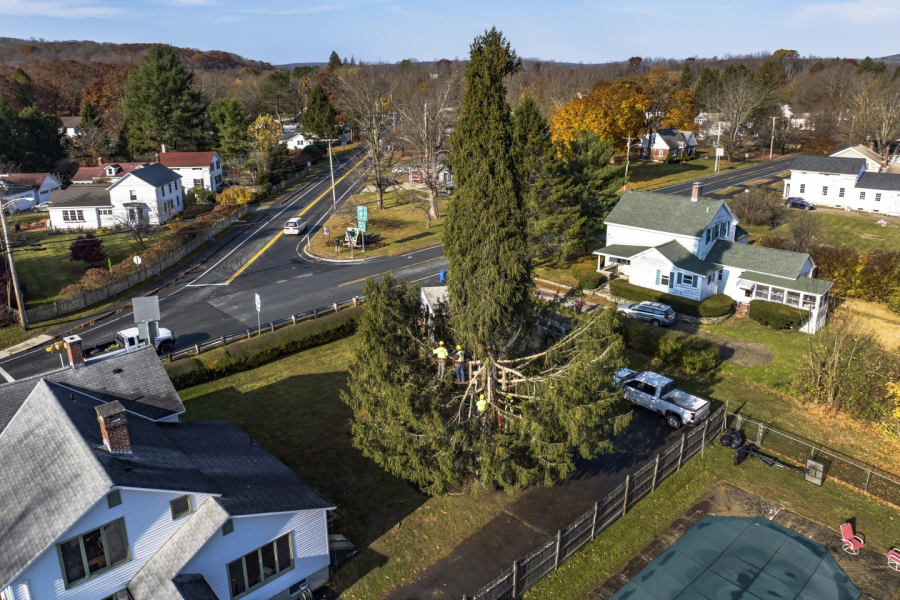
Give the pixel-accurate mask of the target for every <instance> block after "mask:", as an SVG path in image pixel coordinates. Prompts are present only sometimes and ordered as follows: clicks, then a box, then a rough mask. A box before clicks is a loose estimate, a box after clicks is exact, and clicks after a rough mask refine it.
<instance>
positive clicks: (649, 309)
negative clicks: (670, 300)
mask: <svg viewBox="0 0 900 600" xmlns="http://www.w3.org/2000/svg"><path fill="white" fill-rule="evenodd" d="M616 312H617V313H622V314H623V315H625V316H626V317H628V318H630V319H637V320H638V321H645V322H647V323H652V324H653V325H654V326H655V327H659V326H661V325H662V326H664V327H668V326H670V325H672V324H673V323H674V322H675V318H676V317H675V311H674V310H672V307H671V306H669V305H668V304H662V303H661V302H649V301H646V300H645V301H644V302H641V303H639V304H638V303H632V302H629V303H627V304H620V305H619V306H617V307H616Z"/></svg>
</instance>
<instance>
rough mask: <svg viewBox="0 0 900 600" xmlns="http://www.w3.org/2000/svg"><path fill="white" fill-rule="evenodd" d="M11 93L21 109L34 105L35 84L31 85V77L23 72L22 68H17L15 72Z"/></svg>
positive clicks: (11, 82) (11, 81)
mask: <svg viewBox="0 0 900 600" xmlns="http://www.w3.org/2000/svg"><path fill="white" fill-rule="evenodd" d="M9 91H10V92H11V93H12V97H13V99H14V100H15V101H16V103H17V104H18V105H19V108H26V107H28V106H31V105H33V104H34V84H32V83H31V77H29V76H28V73H26V72H25V71H23V70H22V67H16V70H15V71H14V72H13V76H12V79H11V80H10V82H9Z"/></svg>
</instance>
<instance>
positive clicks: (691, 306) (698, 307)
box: [609, 279, 734, 317]
mask: <svg viewBox="0 0 900 600" xmlns="http://www.w3.org/2000/svg"><path fill="white" fill-rule="evenodd" d="M609 291H610V292H611V293H612V294H613V296H619V297H620V298H625V299H626V300H634V301H635V302H643V301H644V300H649V301H650V302H662V303H663V304H668V305H669V306H671V307H672V309H673V310H674V311H675V312H679V313H681V314H684V315H688V316H690V317H724V316H725V315H728V314H731V312H732V311H733V310H734V300H732V299H731V298H730V297H729V296H726V295H725V294H716V295H715V296H710V297H709V298H707V299H706V300H703V301H702V302H698V301H697V300H691V299H689V298H681V297H679V296H673V295H672V294H666V293H665V292H658V291H656V290H651V289H650V288H645V287H641V286H639V285H633V284H631V283H629V282H627V281H625V280H624V279H614V280H612V281H611V282H610V283H609Z"/></svg>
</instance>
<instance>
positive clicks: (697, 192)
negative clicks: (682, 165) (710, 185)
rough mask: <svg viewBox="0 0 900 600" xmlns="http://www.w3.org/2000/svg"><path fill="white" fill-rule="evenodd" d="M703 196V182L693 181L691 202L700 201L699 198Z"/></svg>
mask: <svg viewBox="0 0 900 600" xmlns="http://www.w3.org/2000/svg"><path fill="white" fill-rule="evenodd" d="M702 194H703V182H702V181H695V182H694V186H693V187H692V188H691V202H696V201H697V200H699V199H700V196H701V195H702Z"/></svg>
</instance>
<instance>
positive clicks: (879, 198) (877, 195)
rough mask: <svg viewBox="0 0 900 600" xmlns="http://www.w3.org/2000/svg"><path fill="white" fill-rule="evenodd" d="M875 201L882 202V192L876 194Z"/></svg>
mask: <svg viewBox="0 0 900 600" xmlns="http://www.w3.org/2000/svg"><path fill="white" fill-rule="evenodd" d="M875 202H881V194H875Z"/></svg>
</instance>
